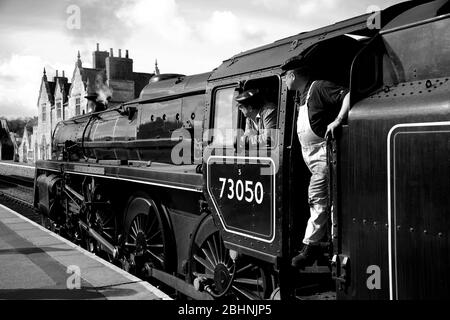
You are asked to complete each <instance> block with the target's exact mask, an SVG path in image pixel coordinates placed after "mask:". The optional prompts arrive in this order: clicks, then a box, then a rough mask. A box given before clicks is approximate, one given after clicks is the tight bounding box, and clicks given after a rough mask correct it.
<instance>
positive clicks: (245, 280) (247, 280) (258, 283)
mask: <svg viewBox="0 0 450 320" xmlns="http://www.w3.org/2000/svg"><path fill="white" fill-rule="evenodd" d="M234 282H237V283H242V284H248V285H252V286H261V287H262V286H263V281H262V280H261V279H250V278H238V279H234Z"/></svg>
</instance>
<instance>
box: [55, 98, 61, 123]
mask: <svg viewBox="0 0 450 320" xmlns="http://www.w3.org/2000/svg"><path fill="white" fill-rule="evenodd" d="M61 114H62V113H61V102H57V103H56V119H58V120H59V119H61Z"/></svg>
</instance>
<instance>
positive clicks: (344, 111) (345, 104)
mask: <svg viewBox="0 0 450 320" xmlns="http://www.w3.org/2000/svg"><path fill="white" fill-rule="evenodd" d="M349 110H350V93H347V94H346V95H345V97H344V100H343V101H342V106H341V109H340V110H339V114H338V116H337V117H336V119H334V121H333V122H331V123H330V124H329V125H328V127H327V131H326V132H325V137H327V136H328V134H329V133H331V136H332V137H333V139H334V130H335V129H336V128H337V127H339V126H340V125H341V123H342V121H343V120H344V119H346V118H347V115H348V111H349Z"/></svg>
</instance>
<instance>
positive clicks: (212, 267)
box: [194, 254, 214, 273]
mask: <svg viewBox="0 0 450 320" xmlns="http://www.w3.org/2000/svg"><path fill="white" fill-rule="evenodd" d="M194 259H195V260H197V261H198V262H199V263H200V264H201V265H202V266H204V267H205V268H206V269H208V270H209V271H211V272H213V273H214V266H213V265H210V264H208V261H206V260H205V259H203V258H201V257H199V256H198V255H196V254H194Z"/></svg>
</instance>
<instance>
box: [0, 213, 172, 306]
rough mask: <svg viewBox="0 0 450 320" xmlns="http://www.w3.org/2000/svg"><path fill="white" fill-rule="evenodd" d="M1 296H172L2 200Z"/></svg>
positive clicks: (146, 298) (0, 227)
mask: <svg viewBox="0 0 450 320" xmlns="http://www.w3.org/2000/svg"><path fill="white" fill-rule="evenodd" d="M0 299H20V300H22V299H58V300H59V299H76V300H85V299H88V300H92V299H94V300H105V299H106V300H110V299H116V300H171V298H170V297H169V296H167V295H166V294H165V293H163V292H162V291H160V290H158V289H157V288H155V287H154V286H152V285H151V284H149V283H148V282H146V281H143V280H141V279H139V278H137V277H135V276H132V275H130V274H128V273H126V272H125V271H123V270H121V269H120V268H118V267H116V266H114V265H112V264H110V263H108V262H106V261H104V260H102V259H100V258H99V257H97V256H95V255H93V254H91V253H90V252H87V251H86V250H84V249H82V248H80V247H78V246H76V245H74V244H72V243H71V242H69V241H68V240H66V239H64V238H62V237H60V236H58V235H56V234H54V233H52V232H51V231H49V230H47V229H45V228H44V227H42V226H40V225H38V224H36V223H35V222H33V221H31V220H29V219H27V218H25V217H23V216H21V215H20V214H18V213H16V212H14V211H13V210H11V209H9V208H7V207H5V206H3V205H1V204H0Z"/></svg>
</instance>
